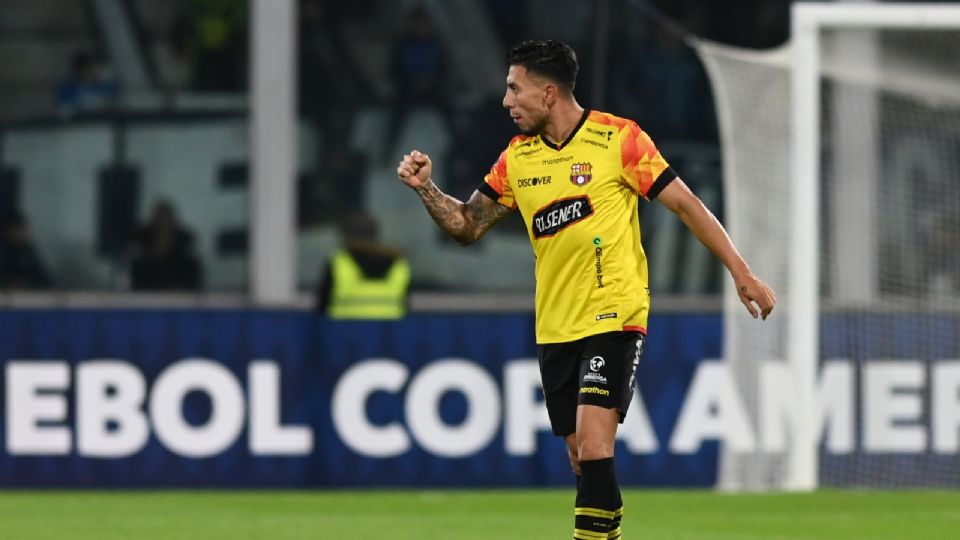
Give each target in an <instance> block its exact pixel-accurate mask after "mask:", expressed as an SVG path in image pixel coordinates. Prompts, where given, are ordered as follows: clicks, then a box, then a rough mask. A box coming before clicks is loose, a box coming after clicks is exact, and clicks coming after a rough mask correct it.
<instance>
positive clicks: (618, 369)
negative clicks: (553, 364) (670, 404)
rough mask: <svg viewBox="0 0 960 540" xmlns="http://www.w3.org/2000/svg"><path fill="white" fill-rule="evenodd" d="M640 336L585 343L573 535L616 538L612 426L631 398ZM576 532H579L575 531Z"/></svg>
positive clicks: (619, 505)
mask: <svg viewBox="0 0 960 540" xmlns="http://www.w3.org/2000/svg"><path fill="white" fill-rule="evenodd" d="M642 351H643V336H642V335H641V334H638V333H634V332H611V333H607V334H600V335H596V336H592V337H591V338H589V339H588V341H587V343H586V344H585V347H584V357H583V360H582V362H581V367H580V377H579V379H580V390H579V397H578V403H579V406H578V407H577V453H578V458H579V460H580V468H581V470H582V473H583V476H582V479H581V482H580V489H579V490H578V494H577V511H576V514H577V515H576V524H577V525H576V528H575V531H574V533H575V534H574V537H575V538H581V539H585V540H586V539H597V538H607V539H617V538H620V518H621V516H622V515H623V500H622V498H621V495H620V487H619V485H618V483H617V477H616V469H615V467H614V444H615V441H616V434H617V427H618V424H619V423H622V422H623V419H624V418H625V417H626V414H627V409H628V407H629V406H630V401H631V400H632V398H633V385H634V376H635V371H636V367H637V364H639V361H640V355H641V353H642ZM578 534H579V536H578Z"/></svg>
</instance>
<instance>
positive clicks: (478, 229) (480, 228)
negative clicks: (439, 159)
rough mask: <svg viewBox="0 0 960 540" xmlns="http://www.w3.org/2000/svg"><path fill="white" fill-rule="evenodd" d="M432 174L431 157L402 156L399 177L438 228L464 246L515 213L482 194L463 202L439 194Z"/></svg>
mask: <svg viewBox="0 0 960 540" xmlns="http://www.w3.org/2000/svg"><path fill="white" fill-rule="evenodd" d="M432 171H433V164H432V162H431V161H430V156H428V155H426V154H424V153H422V152H419V151H417V150H414V151H413V152H411V153H409V154H407V155H405V156H403V160H402V161H401V162H400V165H399V166H398V167H397V176H399V177H400V180H402V181H403V183H404V184H406V185H407V186H409V187H410V188H412V189H413V190H414V191H415V192H416V193H417V195H419V196H420V199H421V200H423V205H424V206H425V207H426V208H427V212H429V213H430V217H432V218H433V220H434V221H435V222H437V225H439V226H440V228H441V229H442V230H443V231H444V232H446V233H447V234H449V235H450V236H451V237H453V239H454V240H456V241H457V242H459V243H460V244H461V245H464V246H465V245H467V244H471V243H473V242H476V241H477V240H479V239H480V237H482V236H483V235H484V234H485V233H486V232H487V231H488V230H490V227H493V225H494V224H495V223H496V222H498V221H500V220H501V219H503V218H504V217H505V216H506V215H507V214H509V213H510V212H511V211H512V210H511V209H510V208H507V207H506V206H503V205H502V204H499V203H497V202H496V201H494V200H492V199H491V198H489V197H487V196H486V195H484V194H482V193H480V192H479V191H474V192H473V195H471V196H470V200H468V201H467V202H466V203H464V202H461V201H459V200H458V199H456V198H454V197H451V196H450V195H447V194H446V193H444V192H442V191H440V188H438V187H437V185H436V184H434V183H433V180H432V179H431V177H430V174H431V172H432Z"/></svg>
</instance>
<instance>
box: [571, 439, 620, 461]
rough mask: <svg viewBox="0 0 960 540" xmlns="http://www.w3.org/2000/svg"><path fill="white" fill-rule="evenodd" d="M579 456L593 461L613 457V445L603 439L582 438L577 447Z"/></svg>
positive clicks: (581, 459) (582, 459) (583, 459)
mask: <svg viewBox="0 0 960 540" xmlns="http://www.w3.org/2000/svg"><path fill="white" fill-rule="evenodd" d="M577 454H578V455H577V457H578V458H579V460H580V461H593V460H595V459H606V458H609V457H613V445H612V444H610V443H608V442H606V441H601V440H594V439H585V440H581V441H580V444H579V445H578V448H577Z"/></svg>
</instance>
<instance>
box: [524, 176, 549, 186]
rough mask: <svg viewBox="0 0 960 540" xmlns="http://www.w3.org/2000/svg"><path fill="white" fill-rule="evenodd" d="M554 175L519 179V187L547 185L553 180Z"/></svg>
mask: <svg viewBox="0 0 960 540" xmlns="http://www.w3.org/2000/svg"><path fill="white" fill-rule="evenodd" d="M552 179H553V177H552V176H534V177H533V178H521V179H519V180H517V187H521V188H525V187H531V186H545V185H547V184H549V183H550V182H551V180H552Z"/></svg>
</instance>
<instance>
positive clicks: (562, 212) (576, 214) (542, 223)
mask: <svg viewBox="0 0 960 540" xmlns="http://www.w3.org/2000/svg"><path fill="white" fill-rule="evenodd" d="M592 215H593V205H592V204H590V197H587V196H586V195H581V196H579V197H570V198H567V199H560V200H558V201H553V202H552V203H550V204H548V205H547V206H544V207H543V208H541V209H540V210H538V211H537V213H536V214H534V215H533V237H534V238H545V237H548V236H553V235H555V234H557V233H558V232H560V231H562V230H563V229H566V228H567V227H569V226H571V225H573V224H574V223H577V222H578V221H583V220H585V219H587V218H588V217H590V216H592Z"/></svg>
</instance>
